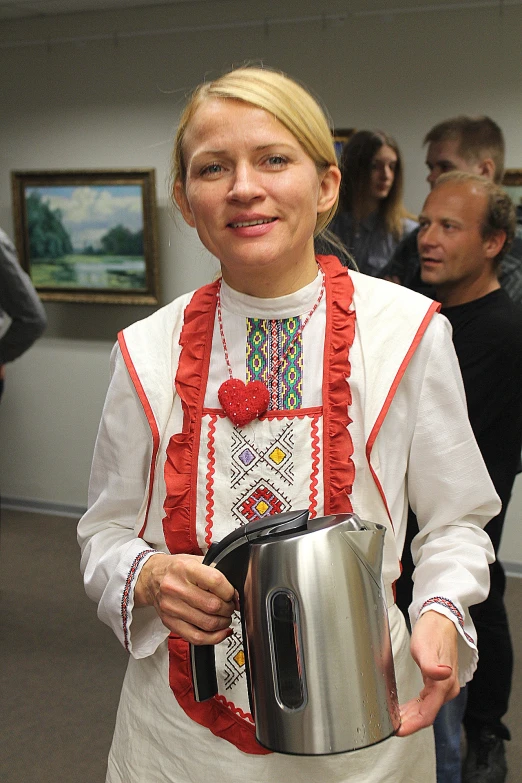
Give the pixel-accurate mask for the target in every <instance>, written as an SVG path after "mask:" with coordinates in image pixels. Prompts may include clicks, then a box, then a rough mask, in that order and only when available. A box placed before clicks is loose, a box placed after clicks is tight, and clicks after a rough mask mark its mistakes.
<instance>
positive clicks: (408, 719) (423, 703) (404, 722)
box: [397, 697, 442, 737]
mask: <svg viewBox="0 0 522 783" xmlns="http://www.w3.org/2000/svg"><path fill="white" fill-rule="evenodd" d="M441 706H442V701H441V700H440V699H431V698H426V699H421V698H420V697H417V698H416V699H411V700H410V701H408V702H406V704H404V705H402V706H401V708H400V714H401V725H400V728H399V730H398V731H397V736H398V737H407V736H409V735H410V734H414V733H415V732H416V731H420V729H425V728H426V727H427V726H431V725H432V724H433V721H434V720H435V718H436V717H437V713H438V711H439V709H440V708H441Z"/></svg>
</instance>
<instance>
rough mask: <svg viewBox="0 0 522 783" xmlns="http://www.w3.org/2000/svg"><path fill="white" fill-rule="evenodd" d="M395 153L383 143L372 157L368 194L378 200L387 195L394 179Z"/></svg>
mask: <svg viewBox="0 0 522 783" xmlns="http://www.w3.org/2000/svg"><path fill="white" fill-rule="evenodd" d="M396 167H397V153H396V152H394V150H392V148H391V147H388V146H387V145H386V144H383V145H382V147H381V148H380V149H379V150H378V151H377V152H376V153H375V155H374V156H373V158H372V168H371V173H370V196H371V197H372V199H377V200H378V201H380V200H381V199H384V198H386V197H387V196H388V194H389V192H390V190H391V189H392V185H393V180H394V179H395V169H396Z"/></svg>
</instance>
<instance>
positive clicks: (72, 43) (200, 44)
mask: <svg viewBox="0 0 522 783" xmlns="http://www.w3.org/2000/svg"><path fill="white" fill-rule="evenodd" d="M399 5H400V4H399V3H394V2H391V0H381V4H380V5H379V4H378V3H377V0H375V3H372V4H371V5H368V4H367V3H364V2H362V0H360V1H359V2H358V3H357V2H355V3H354V2H352V3H351V4H350V6H349V7H350V12H348V6H347V4H345V3H342V2H335V0H332V1H331V2H329V0H315V2H311V0H279V2H277V3H276V2H269V1H268V0H267V1H266V2H256V3H254V2H249V1H248V0H245V1H244V2H220V1H219V0H218V1H215V2H193V3H179V4H175V5H170V6H157V7H153V8H148V9H146V10H145V9H139V8H137V9H132V10H128V11H119V12H97V13H79V14H70V15H67V16H65V15H64V16H56V17H49V18H33V19H25V20H12V21H3V22H0V85H1V92H0V94H1V101H2V104H1V105H2V109H1V114H2V119H1V122H0V226H2V227H3V228H4V229H5V230H6V231H7V232H8V233H10V234H11V235H13V216H12V209H11V193H10V171H11V170H27V169H67V168H80V169H88V168H109V169H112V168H126V167H153V168H155V169H156V176H157V196H158V206H159V220H158V223H159V225H158V230H159V255H160V279H161V292H162V293H161V297H162V302H167V301H169V300H170V299H172V298H173V297H175V296H177V295H178V294H181V293H183V292H185V291H188V290H191V289H193V288H194V287H196V286H198V285H200V284H202V283H204V282H207V281H208V280H210V279H211V278H212V277H213V275H214V273H215V269H216V266H215V263H214V262H213V260H212V259H211V258H210V257H209V256H208V254H207V253H206V252H205V251H204V250H203V249H202V248H201V246H200V245H199V243H198V241H197V239H196V238H195V236H194V235H193V233H192V232H191V230H189V229H185V228H184V227H183V226H182V223H181V219H180V218H179V217H177V218H175V217H173V215H172V208H171V207H170V204H169V198H168V169H169V157H170V152H171V144H172V138H173V135H174V132H175V128H176V123H177V118H178V116H179V112H180V107H181V106H182V105H183V102H184V96H185V95H186V93H187V92H188V91H189V90H190V89H191V88H193V87H194V86H195V85H196V84H197V83H198V82H199V81H200V80H201V79H202V78H204V77H207V78H211V77H213V76H216V75H218V74H219V73H221V72H222V71H223V70H224V69H226V68H227V67H229V66H230V65H233V64H241V63H242V62H244V61H245V60H254V61H257V60H261V61H263V62H264V63H265V64H267V65H270V66H274V67H277V68H280V69H282V70H284V71H287V72H288V73H290V74H291V75H293V76H294V77H296V78H298V79H300V80H301V81H303V82H304V83H305V84H306V85H308V86H309V87H310V88H311V89H312V91H314V92H315V93H316V94H318V95H319V96H320V97H321V98H322V99H323V101H324V103H325V104H326V106H327V107H328V109H329V111H330V114H331V116H332V120H333V123H334V125H336V126H337V127H356V128H359V129H361V128H382V129H384V130H386V131H388V132H389V133H391V134H392V135H394V136H395V137H396V138H397V140H398V142H399V145H400V147H401V149H402V151H403V155H404V158H405V166H406V204H407V206H408V207H409V209H411V210H412V211H414V212H416V211H418V210H419V209H420V207H421V206H422V202H423V199H424V197H425V195H426V193H427V185H426V183H425V166H424V152H423V149H422V138H423V136H424V134H425V133H426V131H427V130H428V129H429V128H430V127H431V126H432V125H433V124H434V123H435V122H437V121H439V120H442V119H445V118H447V117H450V116H453V115H455V114H459V113H466V114H482V113H485V114H489V115H491V116H492V117H493V118H494V119H496V120H497V121H498V122H499V124H500V125H501V126H502V128H503V130H504V132H505V136H506V141H507V148H508V151H507V165H508V166H509V167H517V168H522V47H521V46H520V31H522V3H520V2H517V0H511V3H509V2H504V3H501V4H500V6H502V7H500V6H495V5H494V4H493V3H491V4H488V3H476V5H475V4H473V3H462V8H460V9H458V8H455V6H458V3H457V4H456V3H452V4H451V6H448V8H447V9H444V8H443V3H441V4H440V5H438V6H437V5H435V4H433V3H430V5H427V4H426V2H425V0H416V2H415V3H414V2H412V3H411V4H405V5H411V6H414V5H417V6H419V7H418V8H417V9H410V10H408V9H404V8H402V10H401V8H399ZM374 8H382V9H383V11H382V13H372V12H371V11H372V9H374ZM342 15H344V16H345V18H344V20H340V19H339V18H335V17H340V16H342ZM46 310H47V313H48V317H49V327H48V330H47V332H46V334H45V336H44V337H43V338H41V339H40V340H39V341H38V343H37V344H36V345H35V346H34V347H33V348H32V349H31V350H30V351H29V352H28V353H27V354H25V355H24V356H23V357H22V358H21V359H19V360H18V361H17V362H15V363H13V364H12V365H9V366H8V368H7V378H6V392H5V395H4V398H3V400H2V404H1V406H0V431H1V445H2V447H1V450H0V490H1V493H2V496H3V497H4V498H7V499H13V498H14V499H19V500H21V501H24V502H26V503H31V502H33V501H35V502H37V503H39V504H43V505H44V506H45V505H47V506H48V507H58V508H60V507H63V508H66V509H67V508H69V509H71V508H72V509H75V508H78V509H80V508H82V507H84V506H85V504H86V495H87V482H88V474H89V468H90V460H91V455H92V449H93V445H94V440H95V437H96V430H97V426H98V421H99V417H100V413H101V409H102V405H103V399H104V395H105V391H106V387H107V383H108V377H109V354H110V350H111V346H112V344H113V343H114V340H115V338H116V334H117V332H118V330H119V329H121V328H123V327H125V326H126V325H127V324H129V323H131V322H132V321H135V320H136V319H138V318H142V317H144V316H146V315H148V314H149V313H150V312H152V309H151V308H147V307H133V306H125V305H112V306H109V305H94V304H82V305H80V304H71V303H47V304H46ZM448 469H449V470H451V466H448ZM521 481H522V479H520V478H519V479H518V480H517V484H516V491H515V496H514V498H513V501H512V504H511V507H510V511H509V515H508V521H507V525H506V532H505V538H504V544H503V549H502V554H503V555H504V559H505V560H506V561H509V562H510V563H514V564H515V567H516V566H517V564H518V567H519V568H520V570H521V571H522V537H521V536H520V535H519V524H520V521H521V519H522V483H521Z"/></svg>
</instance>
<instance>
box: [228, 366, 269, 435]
mask: <svg viewBox="0 0 522 783" xmlns="http://www.w3.org/2000/svg"><path fill="white" fill-rule="evenodd" d="M218 399H219V402H220V403H221V406H222V408H223V410H224V411H225V415H226V416H227V417H228V418H229V419H230V421H231V422H232V424H234V425H235V426H236V427H244V426H245V424H249V423H250V422H251V421H254V419H257V417H258V416H261V414H262V413H264V412H265V411H266V409H267V408H268V403H269V401H270V395H269V394H268V389H267V388H266V386H265V384H264V383H263V382H262V381H250V382H249V383H247V384H246V386H245V384H244V383H243V381H240V380H239V379H238V378H229V379H228V381H225V382H224V383H222V384H221V386H220V387H219V391H218Z"/></svg>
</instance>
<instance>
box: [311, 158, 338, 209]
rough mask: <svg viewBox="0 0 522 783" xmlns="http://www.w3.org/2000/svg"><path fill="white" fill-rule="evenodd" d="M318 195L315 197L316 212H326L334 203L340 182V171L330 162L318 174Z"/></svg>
mask: <svg viewBox="0 0 522 783" xmlns="http://www.w3.org/2000/svg"><path fill="white" fill-rule="evenodd" d="M319 177H320V179H319V195H318V198H317V212H318V214H319V213H322V212H328V210H329V209H331V208H332V207H333V205H334V204H335V200H336V199H337V195H338V193H339V186H340V184H341V172H340V171H339V168H338V167H337V166H334V165H333V164H331V165H330V166H328V168H327V169H325V171H323V172H322V173H321V174H320V175H319Z"/></svg>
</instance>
